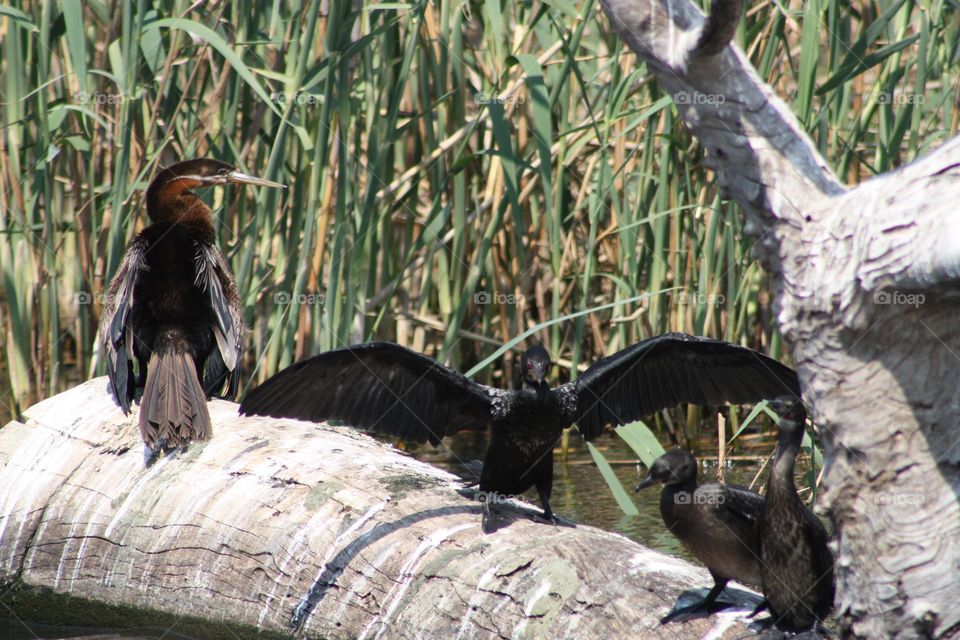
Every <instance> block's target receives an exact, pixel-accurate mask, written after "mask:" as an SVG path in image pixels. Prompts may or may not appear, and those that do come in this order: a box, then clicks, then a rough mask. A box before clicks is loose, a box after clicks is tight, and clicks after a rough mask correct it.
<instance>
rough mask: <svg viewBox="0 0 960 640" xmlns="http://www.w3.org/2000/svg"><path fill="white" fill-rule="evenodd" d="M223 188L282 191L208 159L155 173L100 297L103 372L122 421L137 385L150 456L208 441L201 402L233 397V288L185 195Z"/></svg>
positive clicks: (207, 226) (236, 344) (197, 202)
mask: <svg viewBox="0 0 960 640" xmlns="http://www.w3.org/2000/svg"><path fill="white" fill-rule="evenodd" d="M227 182H243V183H248V184H260V185H263V186H281V185H278V184H276V183H272V182H269V181H266V180H262V179H260V178H254V177H252V176H247V175H245V174H242V173H240V172H238V171H236V170H235V169H234V168H233V167H231V166H230V165H228V164H226V163H224V162H220V161H218V160H211V159H197V160H188V161H185V162H180V163H177V164H174V165H172V166H170V167H167V168H166V169H162V170H160V172H159V173H158V174H157V177H156V178H154V180H153V181H152V182H151V183H150V186H149V187H148V188H147V193H146V202H147V214H148V216H149V217H150V220H151V224H150V225H149V226H147V227H146V228H145V229H144V230H143V231H141V232H140V234H139V235H138V236H137V238H136V239H135V240H134V241H133V242H132V243H131V245H130V247H129V248H128V249H127V253H126V255H125V256H124V258H123V261H122V262H121V264H120V268H119V270H118V271H117V274H116V276H115V277H114V279H113V281H112V282H111V283H110V287H109V289H108V293H107V296H106V299H105V303H104V309H103V314H102V316H101V321H100V340H101V346H102V353H103V354H104V357H105V360H106V364H107V373H108V375H109V378H110V383H111V386H112V388H113V390H114V393H115V395H116V397H117V401H118V403H119V404H120V407H121V408H122V409H123V411H124V412H125V413H128V412H129V411H130V403H131V402H132V400H133V398H134V394H135V389H136V387H138V386H139V387H143V397H142V399H141V401H140V430H141V434H142V435H143V438H144V441H145V443H146V445H147V447H148V450H149V451H150V455H151V457H153V456H155V455H156V454H157V453H159V451H161V450H164V449H168V448H176V447H181V446H184V445H186V444H187V443H189V442H190V441H191V440H204V439H206V438H208V437H209V436H210V432H211V428H210V416H209V414H208V412H207V406H206V397H207V395H208V394H214V393H221V392H223V395H224V396H225V397H228V398H231V399H232V398H233V396H234V395H235V394H236V390H237V382H238V380H239V368H238V361H239V357H240V353H241V342H242V336H243V315H242V311H241V309H240V303H239V297H238V295H237V287H236V283H235V281H234V278H233V274H232V273H231V271H230V267H229V266H228V264H227V261H226V259H225V258H224V256H223V254H222V253H221V252H220V249H219V248H217V246H216V244H215V233H214V228H213V221H212V216H211V213H210V209H209V207H207V205H206V204H205V203H204V202H203V201H202V200H201V199H200V198H199V197H197V196H196V194H194V193H193V192H192V191H191V189H192V188H195V187H200V186H206V185H216V184H225V183H227ZM134 360H136V361H137V363H138V369H139V372H138V373H139V375H138V377H137V379H135V378H134V375H133V361H134ZM224 388H225V391H224Z"/></svg>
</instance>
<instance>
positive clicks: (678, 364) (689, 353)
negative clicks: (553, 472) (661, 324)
mask: <svg viewBox="0 0 960 640" xmlns="http://www.w3.org/2000/svg"><path fill="white" fill-rule="evenodd" d="M558 392H559V393H560V394H561V397H562V402H563V404H564V406H565V407H567V411H568V413H569V417H570V419H571V421H573V422H576V423H577V426H578V428H579V429H580V432H581V433H582V434H583V437H584V438H586V439H587V440H590V439H592V438H595V437H596V436H598V435H600V433H602V432H603V429H604V427H606V426H607V425H621V424H626V423H628V422H632V421H634V420H639V419H640V418H642V417H644V416H648V415H650V414H652V413H655V412H657V411H660V410H662V409H666V408H669V407H673V406H675V405H677V404H680V403H682V402H688V403H691V404H699V405H719V404H726V403H732V404H739V403H747V402H759V401H760V400H764V399H771V398H775V397H778V396H784V395H793V396H794V397H797V398H799V397H800V384H799V381H798V380H797V375H796V372H794V371H793V369H791V368H789V367H787V366H786V365H783V364H781V363H779V362H777V361H776V360H773V359H772V358H768V357H767V356H765V355H763V354H762V353H758V352H756V351H753V350H752V349H747V348H745V347H741V346H738V345H735V344H730V343H727V342H722V341H720V340H712V339H709V338H700V337H696V336H689V335H686V334H683V333H668V334H664V335H661V336H656V337H653V338H649V339H647V340H644V341H643V342H639V343H637V344H635V345H633V346H632V347H628V348H626V349H624V350H623V351H620V352H618V353H615V354H613V355H611V356H608V357H606V358H604V359H602V360H600V361H598V362H596V363H595V364H594V365H593V366H591V367H590V368H589V369H587V370H586V371H585V372H584V374H583V375H582V376H580V377H579V378H577V379H576V380H574V381H573V382H570V383H567V384H565V385H563V386H561V387H560V388H559V389H558Z"/></svg>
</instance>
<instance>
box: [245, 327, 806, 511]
mask: <svg viewBox="0 0 960 640" xmlns="http://www.w3.org/2000/svg"><path fill="white" fill-rule="evenodd" d="M520 366H521V369H522V383H521V385H520V388H519V389H516V390H513V391H504V390H501V389H495V388H493V387H488V386H485V385H482V384H478V383H476V382H473V381H472V380H470V379H469V378H467V377H466V376H464V375H463V374H462V373H460V372H458V371H454V370H453V369H450V368H448V367H445V366H443V365H441V364H439V363H438V362H436V361H435V360H432V359H431V358H428V357H426V356H424V355H421V354H419V353H416V352H414V351H411V350H410V349H407V348H405V347H401V346H399V345H397V344H393V343H389V342H372V343H367V344H360V345H355V346H351V347H346V348H343V349H336V350H334V351H329V352H327V353H323V354H320V355H318V356H314V357H312V358H308V359H306V360H302V361H300V362H298V363H296V364H293V365H291V366H290V367H288V368H286V369H284V370H283V371H280V372H279V373H277V374H276V375H275V376H273V377H272V378H270V379H268V380H267V381H266V382H264V383H263V384H262V385H260V386H259V387H257V388H256V389H254V390H253V391H251V392H250V393H248V394H247V396H246V398H245V399H244V401H243V403H242V404H241V406H240V412H241V413H243V414H247V415H250V414H256V415H267V416H274V417H284V418H298V419H302V420H312V421H316V422H320V421H324V420H328V419H331V418H333V419H338V420H344V421H346V422H348V423H349V424H351V425H353V426H355V427H362V428H364V429H369V430H372V431H377V432H380V433H385V434H389V435H391V436H394V437H397V438H401V439H403V440H407V441H416V442H426V441H430V442H431V443H432V444H434V445H436V444H438V443H439V442H440V439H441V438H443V437H444V436H447V435H450V434H451V433H454V432H456V431H459V430H460V429H471V428H472V429H482V428H486V426H487V425H490V426H491V427H492V433H491V439H490V445H489V447H488V449H487V454H486V459H485V461H484V464H483V470H482V472H481V474H480V491H482V492H493V493H498V494H508V495H512V494H519V493H522V492H523V491H526V490H527V489H529V488H530V487H531V486H536V488H537V491H538V493H539V495H540V500H541V502H542V503H543V513H544V517H545V518H546V519H548V520H553V519H554V518H553V511H552V510H551V508H550V492H551V489H552V487H553V447H554V445H555V444H556V442H557V440H558V438H559V437H560V434H561V432H562V431H563V429H564V428H566V427H568V426H570V425H571V424H573V423H576V424H577V426H578V427H579V429H580V433H581V434H582V435H583V437H584V439H586V440H591V439H593V438H595V437H597V436H598V435H600V433H601V432H602V431H603V429H604V428H605V427H606V426H608V425H621V424H625V423H628V422H632V421H634V420H638V419H640V418H642V417H644V416H647V415H650V414H652V413H654V412H656V411H660V410H662V409H666V408H669V407H673V406H675V405H677V404H680V403H681V402H689V403H693V404H700V405H718V404H724V403H728V402H729V403H747V402H758V401H760V400H762V399H765V398H773V397H776V396H779V395H794V396H796V397H799V395H800V385H799V383H798V381H797V376H796V373H795V372H794V371H793V370H792V369H790V368H789V367H787V366H785V365H783V364H781V363H779V362H777V361H776V360H773V359H771V358H768V357H767V356H765V355H763V354H761V353H758V352H756V351H753V350H751V349H747V348H744V347H740V346H737V345H734V344H729V343H726V342H721V341H718V340H711V339H708V338H699V337H694V336H689V335H686V334H682V333H669V334H665V335H661V336H656V337H653V338H649V339H647V340H644V341H642V342H639V343H637V344H635V345H633V346H631V347H628V348H626V349H624V350H622V351H620V352H618V353H615V354H613V355H611V356H608V357H606V358H603V359H602V360H599V361H598V362H596V363H595V364H594V365H593V366H591V367H590V368H589V369H587V371H586V372H584V374H583V375H582V376H580V377H579V378H577V379H576V380H574V381H573V382H569V383H567V384H564V385H561V386H559V387H557V388H556V389H551V388H550V387H549V385H548V384H547V381H546V378H547V374H548V372H549V370H550V367H551V362H550V354H549V353H547V350H546V349H544V348H543V347H542V346H533V347H531V348H529V349H527V351H526V352H525V353H524V354H523V355H522V356H521V358H520ZM488 514H489V510H486V509H485V518H484V523H485V526H484V529H485V530H486V529H487V526H486V523H487V522H486V521H487V518H486V516H487V515H488Z"/></svg>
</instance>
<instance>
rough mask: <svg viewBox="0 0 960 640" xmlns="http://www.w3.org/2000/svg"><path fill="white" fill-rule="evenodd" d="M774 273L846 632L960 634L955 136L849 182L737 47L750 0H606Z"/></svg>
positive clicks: (959, 253) (959, 192) (959, 236)
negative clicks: (816, 435)
mask: <svg viewBox="0 0 960 640" xmlns="http://www.w3.org/2000/svg"><path fill="white" fill-rule="evenodd" d="M602 2H603V5H604V9H605V10H606V12H607V14H608V16H609V17H610V20H611V23H612V24H613V26H614V28H615V29H616V30H617V32H618V33H619V34H620V36H621V37H622V38H623V39H624V41H625V42H627V44H628V45H629V46H630V48H632V49H633V50H634V51H635V52H636V53H637V54H638V55H639V56H640V57H641V58H642V59H643V60H644V61H645V62H646V63H647V65H648V66H649V67H650V69H651V70H652V71H653V73H654V74H655V76H656V78H657V80H658V81H659V82H660V83H661V84H662V85H663V86H664V87H665V88H666V89H667V90H668V91H670V92H671V93H672V94H673V95H674V99H675V101H676V102H677V107H678V109H679V111H680V113H681V115H682V116H683V118H684V120H685V121H686V123H687V125H688V126H689V127H690V128H691V130H692V131H693V132H694V133H695V134H696V135H697V137H698V138H699V139H700V142H701V143H702V144H703V146H704V147H705V148H706V150H707V154H708V157H709V160H710V162H711V163H712V165H713V166H714V167H715V168H716V170H717V172H718V175H719V180H720V184H721V185H722V187H723V189H724V190H725V192H726V193H727V194H728V195H729V197H732V198H734V199H735V200H736V201H737V202H738V203H739V204H740V206H741V207H742V208H743V211H744V213H745V215H746V219H747V225H746V226H745V229H746V230H747V231H748V233H751V234H753V235H754V236H756V237H757V238H758V242H757V243H756V245H755V247H756V253H757V255H758V257H759V258H760V259H761V260H762V261H763V262H764V265H765V266H766V268H767V269H768V270H769V271H770V272H771V273H772V274H773V283H774V288H775V290H776V303H777V311H778V315H777V317H778V321H779V324H780V328H781V331H782V332H783V335H784V337H785V338H786V339H787V341H788V343H789V344H790V345H791V347H792V350H793V356H794V361H795V363H796V365H797V369H798V372H799V374H800V379H801V383H802V385H803V389H804V399H805V401H806V402H808V403H809V404H810V405H812V407H813V409H814V413H815V415H814V418H815V420H816V422H817V424H818V425H819V426H820V428H821V430H822V435H823V440H824V451H825V457H826V461H827V467H826V468H827V471H826V475H825V476H824V485H825V488H826V491H825V493H824V494H823V496H822V501H821V504H822V506H823V507H825V508H826V509H828V511H829V513H830V515H831V517H832V518H833V520H834V521H835V523H836V526H837V531H838V534H837V536H836V539H835V549H836V551H837V552H838V556H837V561H838V564H837V579H838V585H837V586H838V596H837V602H836V604H837V609H838V612H839V614H840V620H841V623H842V627H843V631H844V632H846V633H850V634H853V635H858V636H862V637H870V638H881V637H916V636H927V635H934V636H953V635H960V606H958V603H960V579H958V568H960V502H958V499H957V496H958V495H960V446H958V444H957V441H958V439H960V430H958V429H957V426H958V415H960V397H958V394H957V390H958V388H960V323H958V321H957V318H958V316H960V295H958V291H960V289H958V279H960V206H958V204H957V203H958V202H960V139H958V138H955V139H953V140H951V141H949V142H947V143H946V144H944V145H943V146H942V147H940V148H939V149H938V150H936V151H935V152H933V153H931V154H930V155H928V156H926V157H924V158H922V159H919V160H917V161H916V162H914V163H913V164H911V165H909V166H907V167H904V168H902V169H900V170H898V171H895V172H891V173H889V174H886V175H882V176H878V177H877V178H874V179H872V180H869V181H866V182H864V183H862V184H860V185H858V186H856V187H855V188H851V189H849V190H847V189H845V188H844V187H843V186H841V184H840V183H839V181H838V180H837V178H836V176H834V174H833V173H832V172H831V170H830V169H829V168H828V167H827V164H826V162H825V161H824V160H823V158H822V157H820V155H819V154H818V153H817V151H816V149H815V147H814V146H813V144H812V143H811V141H810V139H809V138H808V137H807V135H806V134H805V133H804V131H803V129H802V127H801V126H800V125H799V123H798V122H797V121H796V119H795V118H794V117H793V115H792V113H791V112H790V110H789V108H788V107H787V106H786V105H785V104H784V103H783V102H782V101H781V100H780V99H779V98H777V97H776V95H774V93H773V90H772V89H771V88H770V87H769V86H767V85H766V84H764V83H763V82H762V81H761V80H760V79H759V78H758V77H757V74H756V72H755V71H754V69H753V68H752V67H751V65H750V63H749V61H748V60H747V58H746V57H745V56H744V54H743V52H741V51H740V50H739V49H738V48H737V47H736V46H735V45H731V46H726V47H721V46H719V44H720V43H721V42H720V41H722V40H724V39H726V40H729V39H730V38H731V37H732V35H733V33H734V28H733V27H734V25H735V23H736V21H737V20H738V19H739V14H740V7H741V5H742V3H741V2H739V1H737V0H715V1H714V3H713V7H712V14H711V18H710V19H709V20H705V19H704V16H703V14H702V13H701V12H700V10H699V9H697V8H696V7H695V6H694V5H693V4H692V3H691V2H690V1H689V0H656V1H649V0H602Z"/></svg>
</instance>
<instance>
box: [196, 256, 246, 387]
mask: <svg viewBox="0 0 960 640" xmlns="http://www.w3.org/2000/svg"><path fill="white" fill-rule="evenodd" d="M196 269H197V276H196V282H195V284H196V285H197V286H198V287H200V288H201V289H203V290H204V291H205V292H206V294H207V296H208V297H209V299H210V307H211V308H212V309H213V313H214V317H215V318H216V324H215V325H214V326H213V335H214V338H215V339H216V342H217V348H216V349H214V350H212V351H211V352H210V356H209V358H208V360H207V363H206V365H205V367H204V372H203V388H204V391H205V392H206V393H207V394H210V395H214V394H217V393H219V392H220V391H221V390H222V388H223V384H224V382H227V383H228V384H227V390H226V392H225V393H223V394H222V397H224V398H227V399H228V400H233V399H234V397H236V394H237V385H238V384H239V380H240V370H239V366H238V362H239V359H240V354H241V350H242V347H243V314H242V312H241V310H240V301H239V297H238V296H237V288H236V285H235V284H234V282H233V277H232V276H231V275H230V266H229V265H228V264H227V261H226V258H224V257H223V254H222V253H221V252H220V249H218V248H217V247H216V245H213V244H209V243H206V242H198V243H197V253H196Z"/></svg>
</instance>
